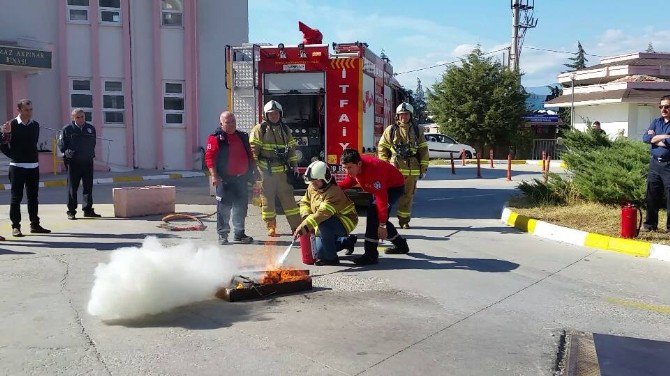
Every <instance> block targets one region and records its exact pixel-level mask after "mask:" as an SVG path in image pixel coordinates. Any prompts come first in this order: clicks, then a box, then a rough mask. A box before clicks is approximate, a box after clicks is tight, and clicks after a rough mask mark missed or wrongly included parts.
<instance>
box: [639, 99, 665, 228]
mask: <svg viewBox="0 0 670 376" xmlns="http://www.w3.org/2000/svg"><path fill="white" fill-rule="evenodd" d="M658 108H659V109H660V110H661V117H659V118H657V119H654V120H653V121H652V122H651V124H650V125H649V128H648V129H647V133H645V134H644V135H643V136H642V141H644V142H646V143H648V144H651V161H650V162H649V174H648V175H647V198H646V200H647V217H646V219H645V220H644V225H643V229H644V230H645V231H656V230H657V229H658V210H659V209H660V208H662V207H666V208H670V95H665V96H663V97H661V104H660V106H658ZM664 193H665V196H666V202H665V203H663V194H664ZM665 227H666V230H670V216H668V218H667V221H666V224H665Z"/></svg>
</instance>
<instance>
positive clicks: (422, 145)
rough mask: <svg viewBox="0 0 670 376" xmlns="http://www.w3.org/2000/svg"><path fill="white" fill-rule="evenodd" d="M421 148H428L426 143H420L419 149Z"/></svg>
mask: <svg viewBox="0 0 670 376" xmlns="http://www.w3.org/2000/svg"><path fill="white" fill-rule="evenodd" d="M423 147H428V143H427V142H422V143H420V144H419V148H423Z"/></svg>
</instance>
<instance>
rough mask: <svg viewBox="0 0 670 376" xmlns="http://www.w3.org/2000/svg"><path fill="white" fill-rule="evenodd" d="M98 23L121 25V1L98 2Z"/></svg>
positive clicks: (107, 0)
mask: <svg viewBox="0 0 670 376" xmlns="http://www.w3.org/2000/svg"><path fill="white" fill-rule="evenodd" d="M98 1H99V3H98V4H99V5H100V21H101V22H103V23H109V24H120V23H121V0H98Z"/></svg>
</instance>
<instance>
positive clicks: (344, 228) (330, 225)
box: [293, 161, 358, 265]
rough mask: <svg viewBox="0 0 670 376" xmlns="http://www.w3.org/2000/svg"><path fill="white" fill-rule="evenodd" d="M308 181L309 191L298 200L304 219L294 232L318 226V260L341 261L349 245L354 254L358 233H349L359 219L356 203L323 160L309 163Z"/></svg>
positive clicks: (337, 262) (301, 234) (303, 232)
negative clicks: (341, 252)
mask: <svg viewBox="0 0 670 376" xmlns="http://www.w3.org/2000/svg"><path fill="white" fill-rule="evenodd" d="M305 183H307V184H308V186H307V192H305V196H304V197H303V198H302V199H301V200H300V201H299V202H298V204H299V206H300V216H301V217H302V222H301V223H300V225H299V226H298V228H297V229H296V231H295V233H294V234H293V235H294V236H295V237H299V236H303V235H305V234H308V233H310V232H316V231H317V229H318V234H317V236H316V239H315V240H316V241H315V246H314V248H315V249H313V250H312V251H313V252H314V255H315V258H316V261H315V263H314V264H315V265H339V263H340V260H339V258H338V257H337V252H338V251H340V250H342V249H347V254H351V253H352V252H353V249H354V245H355V244H356V236H354V235H349V234H350V233H351V232H352V231H353V230H354V228H355V227H356V224H357V223H358V214H357V213H356V206H355V205H354V203H353V202H352V201H351V200H350V199H349V198H348V197H347V196H346V195H345V194H344V191H343V190H342V189H341V188H340V187H338V186H337V184H335V179H334V178H333V176H332V174H331V172H330V169H329V168H328V165H326V163H324V162H322V161H315V162H312V163H311V164H310V165H309V167H307V171H306V172H305ZM347 235H349V236H347Z"/></svg>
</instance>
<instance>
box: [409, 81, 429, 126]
mask: <svg viewBox="0 0 670 376" xmlns="http://www.w3.org/2000/svg"><path fill="white" fill-rule="evenodd" d="M416 82H417V84H416V90H414V93H413V95H412V97H413V98H414V103H413V106H414V119H415V122H416V123H417V124H423V123H425V122H426V120H427V118H428V116H427V114H426V110H427V109H428V104H427V103H426V94H425V91H424V90H423V86H422V85H421V79H419V78H417V79H416Z"/></svg>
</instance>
